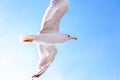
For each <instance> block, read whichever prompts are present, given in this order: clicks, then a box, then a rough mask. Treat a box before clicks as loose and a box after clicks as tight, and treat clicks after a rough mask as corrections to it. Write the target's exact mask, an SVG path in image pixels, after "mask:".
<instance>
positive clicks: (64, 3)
mask: <svg viewBox="0 0 120 80" xmlns="http://www.w3.org/2000/svg"><path fill="white" fill-rule="evenodd" d="M67 9H68V0H51V1H50V5H49V7H48V9H47V10H46V12H45V15H44V17H43V20H42V24H41V31H40V34H42V33H52V32H58V31H59V22H60V20H61V18H62V17H63V15H64V14H65V13H66V11H67Z"/></svg>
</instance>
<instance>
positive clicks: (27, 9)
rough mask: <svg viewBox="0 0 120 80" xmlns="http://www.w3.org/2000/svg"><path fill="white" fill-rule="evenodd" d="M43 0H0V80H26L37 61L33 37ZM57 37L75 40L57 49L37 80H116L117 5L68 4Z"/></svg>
mask: <svg viewBox="0 0 120 80" xmlns="http://www.w3.org/2000/svg"><path fill="white" fill-rule="evenodd" d="M48 5H49V0H0V80H31V76H32V74H33V73H35V72H36V67H37V66H36V64H37V61H38V58H39V57H38V52H37V46H36V45H35V44H19V35H24V34H36V33H37V32H38V31H39V29H40V24H41V20H42V16H43V14H44V12H45V10H46V8H47V7H48ZM60 30H61V32H64V33H68V34H70V35H72V36H76V37H78V38H79V39H78V41H69V42H66V43H64V44H60V45H57V49H58V53H57V55H56V57H55V60H54V62H53V63H52V65H51V66H50V67H49V69H48V70H47V71H46V72H45V73H44V74H43V75H42V76H41V77H40V78H39V79H37V80H120V0H70V5H69V11H68V13H67V14H66V15H65V16H64V18H63V19H62V21H61V27H60Z"/></svg>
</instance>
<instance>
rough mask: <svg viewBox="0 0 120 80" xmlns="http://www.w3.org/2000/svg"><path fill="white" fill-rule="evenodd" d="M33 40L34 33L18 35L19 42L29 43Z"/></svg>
mask: <svg viewBox="0 0 120 80" xmlns="http://www.w3.org/2000/svg"><path fill="white" fill-rule="evenodd" d="M34 40H35V36H34V35H24V36H20V37H19V42H20V43H31V42H33V41H34Z"/></svg>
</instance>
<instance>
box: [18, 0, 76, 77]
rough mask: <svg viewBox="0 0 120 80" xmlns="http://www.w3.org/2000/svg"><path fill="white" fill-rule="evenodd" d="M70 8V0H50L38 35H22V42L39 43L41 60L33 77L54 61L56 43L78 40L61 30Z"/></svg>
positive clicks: (40, 73) (41, 72) (38, 75)
mask: <svg viewBox="0 0 120 80" xmlns="http://www.w3.org/2000/svg"><path fill="white" fill-rule="evenodd" d="M67 10H68V0H50V4H49V6H48V8H47V10H46V12H45V14H44V16H43V19H42V23H41V29H40V32H39V33H38V34H36V35H24V36H21V37H20V41H21V42H22V43H37V44H38V52H39V56H40V60H39V62H38V71H37V73H35V74H34V75H33V76H32V79H34V78H38V77H40V76H41V75H42V74H43V73H44V72H45V71H46V70H47V68H48V67H49V66H50V64H51V63H52V62H53V60H54V57H55V55H56V53H57V49H56V47H55V44H59V43H63V42H65V41H68V40H77V38H76V37H71V36H70V35H68V34H64V33H61V32H60V31H59V25H60V20H61V18H62V17H63V16H64V14H65V13H66V12H67Z"/></svg>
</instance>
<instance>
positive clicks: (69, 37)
mask: <svg viewBox="0 0 120 80" xmlns="http://www.w3.org/2000/svg"><path fill="white" fill-rule="evenodd" d="M65 38H66V40H77V39H78V38H77V37H72V36H70V35H68V34H65Z"/></svg>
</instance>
